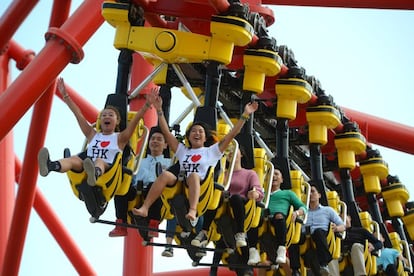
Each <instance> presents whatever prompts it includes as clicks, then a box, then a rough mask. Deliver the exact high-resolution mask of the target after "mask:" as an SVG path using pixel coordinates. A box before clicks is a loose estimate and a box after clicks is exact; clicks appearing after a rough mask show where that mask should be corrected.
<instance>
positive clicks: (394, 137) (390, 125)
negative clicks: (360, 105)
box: [341, 107, 414, 154]
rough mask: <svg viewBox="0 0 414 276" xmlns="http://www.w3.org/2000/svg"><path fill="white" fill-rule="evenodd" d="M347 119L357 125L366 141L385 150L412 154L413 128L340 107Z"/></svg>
mask: <svg viewBox="0 0 414 276" xmlns="http://www.w3.org/2000/svg"><path fill="white" fill-rule="evenodd" d="M341 108H342V110H343V111H344V112H345V114H346V115H347V117H349V118H350V119H351V120H352V121H355V122H357V123H358V125H359V128H360V129H361V131H362V133H363V134H364V135H365V138H366V139H367V141H369V142H370V143H373V144H377V145H380V146H383V147H386V148H390V149H394V150H398V151H402V152H406V153H409V154H414V143H413V141H414V127H412V126H407V125H403V124H400V123H396V122H393V121H389V120H386V119H384V118H379V117H376V116H373V115H369V114H366V113H362V112H359V111H355V110H352V109H349V108H344V107H341Z"/></svg>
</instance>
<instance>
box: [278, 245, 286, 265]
mask: <svg viewBox="0 0 414 276" xmlns="http://www.w3.org/2000/svg"><path fill="white" fill-rule="evenodd" d="M276 263H278V264H285V263H286V247H284V246H281V245H280V246H279V247H278V248H277V258H276Z"/></svg>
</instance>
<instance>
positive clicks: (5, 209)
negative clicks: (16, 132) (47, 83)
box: [0, 54, 14, 267]
mask: <svg viewBox="0 0 414 276" xmlns="http://www.w3.org/2000/svg"><path fill="white" fill-rule="evenodd" d="M9 78H10V73H9V56H8V55H7V54H4V55H1V56H0V94H1V93H3V91H4V90H5V89H6V87H7V85H8V83H9ZM13 148H14V147H13V132H12V131H10V132H9V133H8V134H7V135H6V137H4V139H3V140H2V141H1V142H0V202H1V208H0V267H3V265H4V262H3V261H4V256H5V255H6V247H7V240H8V236H9V229H10V225H11V220H12V214H13V208H14V207H13V206H14V150H13Z"/></svg>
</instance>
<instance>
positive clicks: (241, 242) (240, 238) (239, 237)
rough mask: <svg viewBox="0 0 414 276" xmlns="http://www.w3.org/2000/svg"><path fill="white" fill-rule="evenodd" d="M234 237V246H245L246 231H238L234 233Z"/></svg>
mask: <svg viewBox="0 0 414 276" xmlns="http://www.w3.org/2000/svg"><path fill="white" fill-rule="evenodd" d="M234 239H235V240H236V247H245V246H247V242H246V233H243V232H240V233H237V234H236V235H234Z"/></svg>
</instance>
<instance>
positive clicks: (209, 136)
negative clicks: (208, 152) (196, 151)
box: [185, 122, 218, 148]
mask: <svg viewBox="0 0 414 276" xmlns="http://www.w3.org/2000/svg"><path fill="white" fill-rule="evenodd" d="M194 126H201V127H202V128H203V129H204V132H205V134H206V141H205V143H204V146H205V147H209V146H211V145H213V144H214V143H217V142H218V139H217V136H216V134H215V131H213V130H212V129H211V127H210V126H209V125H208V124H207V123H204V122H194V123H192V124H191V126H190V127H189V128H188V129H187V130H186V132H185V138H186V139H187V141H188V144H189V145H190V148H191V147H192V145H191V142H190V140H189V139H188V137H189V136H190V132H191V130H192V129H193V127H194Z"/></svg>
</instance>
